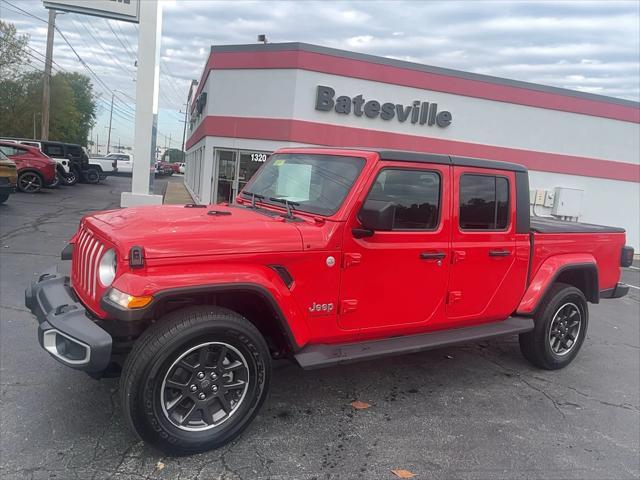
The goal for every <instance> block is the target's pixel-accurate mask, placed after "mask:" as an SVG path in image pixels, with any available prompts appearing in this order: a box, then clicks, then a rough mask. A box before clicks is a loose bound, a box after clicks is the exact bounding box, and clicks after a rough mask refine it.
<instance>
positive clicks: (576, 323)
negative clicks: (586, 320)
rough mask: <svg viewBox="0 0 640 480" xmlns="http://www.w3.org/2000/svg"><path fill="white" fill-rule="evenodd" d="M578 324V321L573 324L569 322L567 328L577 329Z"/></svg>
mask: <svg viewBox="0 0 640 480" xmlns="http://www.w3.org/2000/svg"><path fill="white" fill-rule="evenodd" d="M578 324H580V320H574V321H573V322H571V324H570V325H569V326H568V327H567V328H574V327H577V326H578Z"/></svg>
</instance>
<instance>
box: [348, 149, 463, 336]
mask: <svg viewBox="0 0 640 480" xmlns="http://www.w3.org/2000/svg"><path fill="white" fill-rule="evenodd" d="M450 168H451V167H449V166H445V165H424V166H423V165H417V164H410V165H407V164H406V163H401V162H383V163H382V164H380V165H379V167H378V169H377V171H376V172H374V174H373V177H372V182H371V186H370V188H369V191H368V192H365V193H363V197H365V196H366V197H365V198H363V199H362V200H363V201H366V200H367V199H371V200H379V201H385V202H391V203H393V204H394V205H395V207H396V208H395V214H394V215H395V216H394V225H393V229H392V230H391V231H376V232H375V233H374V234H373V235H372V236H370V237H365V238H356V237H355V236H354V235H353V233H352V229H353V228H358V227H360V226H361V225H360V222H359V221H358V218H357V214H358V212H353V213H352V216H351V218H350V219H349V221H348V222H347V228H346V229H345V234H344V242H343V261H342V268H343V270H342V277H341V287H340V311H339V313H340V318H339V325H340V327H341V328H342V329H345V330H355V329H358V330H361V331H362V332H365V331H369V332H370V334H369V335H371V336H375V335H377V334H380V335H383V334H387V333H393V332H398V333H400V332H408V331H420V330H425V329H428V326H427V325H429V324H431V323H440V322H442V321H443V319H444V318H445V298H446V290H447V281H448V276H449V261H448V260H449V234H450V232H449V223H450V220H449V217H450V193H449V191H450V187H449V171H450V170H449V169H450Z"/></svg>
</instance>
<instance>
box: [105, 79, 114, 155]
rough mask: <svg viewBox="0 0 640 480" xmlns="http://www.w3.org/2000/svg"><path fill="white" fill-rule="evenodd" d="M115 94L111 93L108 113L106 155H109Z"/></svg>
mask: <svg viewBox="0 0 640 480" xmlns="http://www.w3.org/2000/svg"><path fill="white" fill-rule="evenodd" d="M115 95H116V92H115V91H114V92H111V111H110V112H109V136H108V137H107V155H108V154H109V148H110V147H111V119H112V118H113V98H114V97H115Z"/></svg>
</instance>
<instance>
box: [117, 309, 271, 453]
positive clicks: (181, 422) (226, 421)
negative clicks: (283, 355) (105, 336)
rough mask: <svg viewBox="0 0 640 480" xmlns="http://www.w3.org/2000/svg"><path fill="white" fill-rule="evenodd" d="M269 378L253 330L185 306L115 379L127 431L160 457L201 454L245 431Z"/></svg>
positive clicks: (263, 348)
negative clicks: (117, 379)
mask: <svg viewBox="0 0 640 480" xmlns="http://www.w3.org/2000/svg"><path fill="white" fill-rule="evenodd" d="M223 351H225V352H226V353H225V354H224V356H223V357H222V360H221V359H220V354H221V352H223ZM202 352H205V353H202ZM206 352H208V353H206ZM203 359H204V361H203ZM182 360H184V361H182ZM225 361H226V362H227V363H224V362H225ZM203 364H204V365H205V366H204V367H202V366H201V365H203ZM231 367H233V368H232V369H231ZM216 372H217V373H218V375H216ZM220 372H226V373H222V374H220ZM201 375H202V376H201ZM270 378H271V356H270V354H269V349H268V347H267V344H266V342H265V340H264V338H263V337H262V335H261V334H260V332H258V330H257V329H256V327H254V326H253V325H252V324H251V323H250V322H249V321H248V320H246V319H245V318H244V317H242V316H241V315H239V314H237V313H235V312H233V311H231V310H227V309H225V308H220V307H214V306H206V307H189V308H185V309H183V310H178V311H175V312H172V313H170V314H168V315H166V316H165V317H164V318H162V319H161V320H159V321H158V322H157V323H155V324H153V325H152V326H151V327H149V328H148V329H147V331H146V332H145V333H144V334H143V335H142V336H141V337H140V338H139V339H138V340H137V341H136V343H135V345H134V347H133V350H132V351H131V353H130V354H129V356H128V357H127V360H126V362H125V364H124V367H123V372H122V377H121V379H120V395H121V398H122V409H123V413H124V417H125V419H126V421H127V424H128V425H129V427H130V428H131V430H133V432H134V433H136V434H137V435H138V436H139V437H140V438H141V439H142V440H144V441H146V442H148V443H149V444H151V445H152V446H154V447H155V448H157V449H158V450H160V451H162V452H164V453H166V454H170V455H189V454H193V453H199V452H205V451H207V450H211V449H214V448H218V447H221V446H222V445H225V444H226V443H228V442H230V441H231V440H233V439H234V438H235V437H236V436H238V435H239V434H240V433H241V432H242V431H243V430H244V429H245V428H246V427H247V426H248V425H249V423H250V422H251V420H253V418H254V417H255V416H256V414H257V413H258V411H259V409H260V407H261V406H262V403H263V402H264V400H265V397H266V394H267V391H268V387H269V381H270ZM175 387H179V388H175ZM230 387H232V388H230ZM207 408H208V409H209V410H208V413H209V415H208V416H206V413H205V410H206V409H207Z"/></svg>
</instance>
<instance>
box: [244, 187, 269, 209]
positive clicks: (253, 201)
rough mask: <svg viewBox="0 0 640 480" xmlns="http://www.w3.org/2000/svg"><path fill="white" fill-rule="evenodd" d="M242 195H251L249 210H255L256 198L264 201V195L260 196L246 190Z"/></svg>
mask: <svg viewBox="0 0 640 480" xmlns="http://www.w3.org/2000/svg"><path fill="white" fill-rule="evenodd" d="M242 193H243V194H245V195H251V208H256V198H257V199H258V200H264V195H260V194H259V193H254V192H247V191H246V190H245V191H244V192H242Z"/></svg>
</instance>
